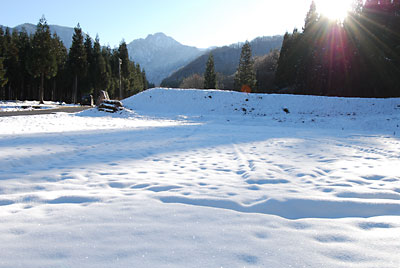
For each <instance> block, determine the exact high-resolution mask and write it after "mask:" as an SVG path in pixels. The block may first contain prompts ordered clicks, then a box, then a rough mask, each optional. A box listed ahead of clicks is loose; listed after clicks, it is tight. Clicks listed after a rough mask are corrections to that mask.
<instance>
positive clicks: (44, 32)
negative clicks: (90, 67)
mask: <svg viewBox="0 0 400 268" xmlns="http://www.w3.org/2000/svg"><path fill="white" fill-rule="evenodd" d="M28 71H29V73H30V74H31V75H32V76H33V77H40V88H39V100H40V103H43V100H44V80H45V79H50V78H52V77H54V76H55V75H56V74H57V61H56V57H55V54H54V51H53V41H52V38H51V33H50V28H49V26H48V25H47V21H46V19H45V18H44V17H42V18H41V19H40V21H39V23H38V24H37V26H36V32H35V35H34V36H33V38H32V50H31V53H30V58H29V61H28Z"/></svg>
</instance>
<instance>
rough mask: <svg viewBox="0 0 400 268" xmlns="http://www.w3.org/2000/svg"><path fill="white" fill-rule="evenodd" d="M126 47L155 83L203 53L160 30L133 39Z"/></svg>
mask: <svg viewBox="0 0 400 268" xmlns="http://www.w3.org/2000/svg"><path fill="white" fill-rule="evenodd" d="M127 47H128V52H129V57H130V58H131V59H132V60H134V61H135V62H137V63H139V64H140V65H141V66H142V67H143V68H144V69H145V70H146V75H147V77H148V79H149V81H150V82H153V83H155V84H157V85H158V84H160V83H161V81H162V80H163V79H164V78H166V77H168V76H169V75H171V74H172V73H173V72H174V71H176V70H178V69H179V68H182V67H184V66H185V65H186V64H188V63H189V62H190V61H192V60H193V59H195V58H196V57H198V56H200V55H201V54H202V53H204V50H201V49H199V48H197V47H192V46H186V45H183V44H181V43H179V42H178V41H176V40H175V39H174V38H172V37H170V36H167V35H166V34H164V33H160V32H158V33H155V34H149V35H148V36H147V37H146V38H140V39H136V40H133V41H132V42H130V43H129V44H127Z"/></svg>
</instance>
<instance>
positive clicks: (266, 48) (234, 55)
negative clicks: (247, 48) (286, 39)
mask: <svg viewBox="0 0 400 268" xmlns="http://www.w3.org/2000/svg"><path fill="white" fill-rule="evenodd" d="M282 42H283V36H281V35H276V36H264V37H258V38H256V39H254V40H253V41H251V42H250V45H251V48H252V53H253V56H264V55H266V54H268V53H269V52H270V51H271V50H274V49H280V48H281V47H282ZM242 45H243V44H242V43H238V44H232V45H230V46H224V47H219V48H215V49H213V50H211V51H210V52H211V53H212V54H213V56H214V64H215V71H216V72H218V73H221V74H223V75H225V76H230V75H232V74H234V73H235V72H236V70H237V67H238V64H239V59H240V54H241V49H242ZM207 60H208V53H205V54H203V55H201V56H199V57H198V58H196V59H194V60H193V61H191V62H190V63H189V64H187V65H186V66H185V67H183V68H181V69H179V70H178V71H176V72H174V73H173V74H172V75H170V76H169V77H167V78H165V79H164V80H163V81H162V83H161V85H162V86H165V87H179V85H180V83H181V82H182V80H183V79H185V78H187V77H189V76H191V75H192V74H196V73H197V74H203V73H204V71H205V66H206V63H207Z"/></svg>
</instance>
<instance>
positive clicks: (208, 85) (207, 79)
mask: <svg viewBox="0 0 400 268" xmlns="http://www.w3.org/2000/svg"><path fill="white" fill-rule="evenodd" d="M204 88H205V89H214V88H217V75H216V74H215V66H214V56H213V55H212V53H210V55H209V56H208V61H207V65H206V71H205V73H204Z"/></svg>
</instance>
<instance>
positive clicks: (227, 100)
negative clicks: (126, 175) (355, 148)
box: [124, 88, 400, 116]
mask: <svg viewBox="0 0 400 268" xmlns="http://www.w3.org/2000/svg"><path fill="white" fill-rule="evenodd" d="M124 105H126V106H127V107H129V108H131V109H134V110H139V111H147V112H158V113H181V114H194V115H196V114H198V115H206V114H210V115H218V114H219V115H239V114H250V115H254V116H266V115H274V114H282V113H287V112H289V113H293V114H296V115H310V116H318V115H319V116H351V115H363V116H366V115H368V116H370V115H376V114H387V115H392V114H394V113H397V114H400V99H399V98H393V99H362V98H335V97H320V96H299V95H282V94H246V93H241V92H234V91H221V90H196V89H164V88H155V89H150V90H147V91H144V92H142V93H140V94H138V95H136V96H133V97H131V98H128V99H125V100H124ZM284 109H287V111H286V112H285V110H284Z"/></svg>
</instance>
